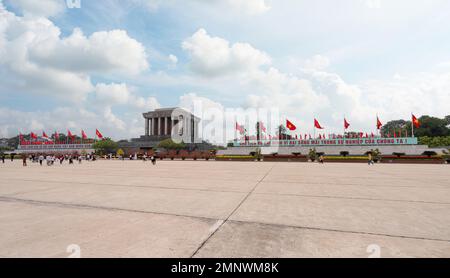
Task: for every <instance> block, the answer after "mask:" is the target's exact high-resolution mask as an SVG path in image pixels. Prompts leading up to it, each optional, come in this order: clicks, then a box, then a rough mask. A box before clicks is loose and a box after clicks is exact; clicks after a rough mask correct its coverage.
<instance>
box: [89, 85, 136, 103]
mask: <svg viewBox="0 0 450 278" xmlns="http://www.w3.org/2000/svg"><path fill="white" fill-rule="evenodd" d="M95 93H96V95H97V99H98V101H99V102H101V103H103V104H108V105H115V104H127V103H128V101H129V99H130V95H131V93H130V91H129V90H128V87H127V85H126V84H124V83H121V84H104V83H99V84H97V85H96V87H95Z"/></svg>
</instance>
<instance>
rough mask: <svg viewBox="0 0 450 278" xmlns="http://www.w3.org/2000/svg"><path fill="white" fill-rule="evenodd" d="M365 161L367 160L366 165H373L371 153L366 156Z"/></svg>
mask: <svg viewBox="0 0 450 278" xmlns="http://www.w3.org/2000/svg"><path fill="white" fill-rule="evenodd" d="M367 159H368V164H369V165H374V164H375V163H374V162H373V157H372V153H369V154H368V155H367Z"/></svg>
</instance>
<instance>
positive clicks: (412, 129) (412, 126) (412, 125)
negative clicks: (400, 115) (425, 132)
mask: <svg viewBox="0 0 450 278" xmlns="http://www.w3.org/2000/svg"><path fill="white" fill-rule="evenodd" d="M412 116H413V113H411V131H412V137H413V138H414V123H413V121H412V118H413V117H412Z"/></svg>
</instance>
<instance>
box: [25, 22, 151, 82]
mask: <svg viewBox="0 0 450 278" xmlns="http://www.w3.org/2000/svg"><path fill="white" fill-rule="evenodd" d="M29 55H30V59H31V61H33V62H35V63H37V64H41V65H46V66H49V67H53V68H57V69H62V70H68V71H75V72H97V73H98V72H100V73H105V72H114V71H118V72H120V73H126V74H138V73H140V72H142V71H144V70H146V69H147V68H148V67H149V64H148V62H147V55H146V53H145V48H144V46H143V45H142V44H141V43H139V42H138V41H136V40H134V39H132V38H130V37H129V36H128V34H127V32H126V31H124V30H112V31H102V32H95V33H93V34H92V35H90V36H89V37H86V36H85V35H84V34H83V32H82V31H81V30H80V29H78V28H76V29H75V30H74V31H73V33H72V34H71V35H70V36H68V37H66V38H63V39H61V38H60V34H59V30H58V32H53V36H51V37H47V38H46V39H45V40H38V41H34V42H33V47H32V48H31V49H30V50H29Z"/></svg>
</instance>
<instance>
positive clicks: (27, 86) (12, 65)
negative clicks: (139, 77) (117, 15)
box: [0, 6, 148, 102]
mask: <svg viewBox="0 0 450 278" xmlns="http://www.w3.org/2000/svg"><path fill="white" fill-rule="evenodd" d="M146 68H148V62H147V56H146V53H145V49H144V47H143V46H142V45H141V44H140V43H139V42H137V41H136V40H134V39H132V38H130V37H129V36H128V35H127V33H126V32H125V31H121V30H113V31H109V32H95V33H93V34H92V35H90V36H89V37H86V36H84V35H83V33H82V32H81V30H79V29H75V30H74V32H73V33H72V35H70V36H69V37H67V38H61V31H60V29H59V28H58V27H57V26H55V25H54V24H53V22H51V21H50V20H49V19H47V18H44V17H20V16H16V15H15V14H13V13H11V12H9V11H7V10H6V9H5V8H4V7H3V6H0V73H1V74H2V76H3V77H4V80H5V82H2V83H1V84H0V91H2V92H7V91H17V92H23V93H36V94H41V95H47V96H55V97H58V98H61V99H66V100H70V101H74V102H80V101H83V100H85V99H86V97H87V95H88V94H89V93H90V92H92V91H93V90H94V87H95V86H94V85H93V84H92V83H91V78H90V74H91V73H96V74H107V73H111V72H117V73H124V74H136V73H139V72H141V71H143V70H145V69H146Z"/></svg>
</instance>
